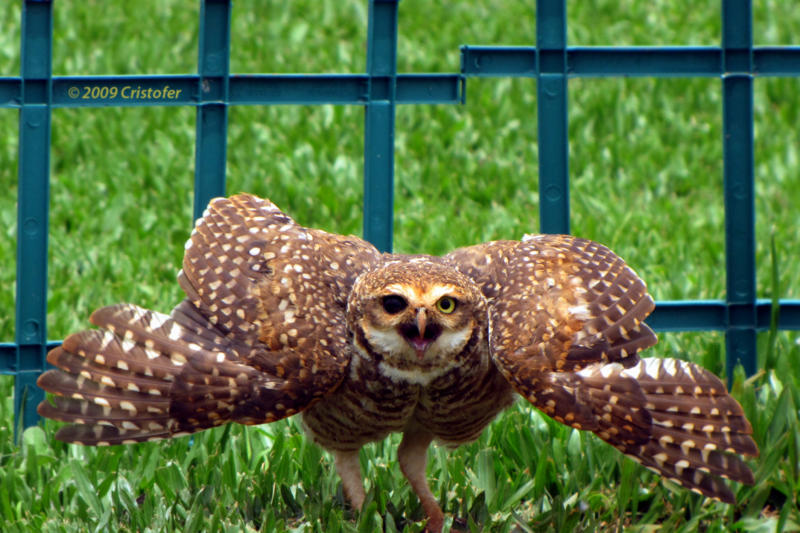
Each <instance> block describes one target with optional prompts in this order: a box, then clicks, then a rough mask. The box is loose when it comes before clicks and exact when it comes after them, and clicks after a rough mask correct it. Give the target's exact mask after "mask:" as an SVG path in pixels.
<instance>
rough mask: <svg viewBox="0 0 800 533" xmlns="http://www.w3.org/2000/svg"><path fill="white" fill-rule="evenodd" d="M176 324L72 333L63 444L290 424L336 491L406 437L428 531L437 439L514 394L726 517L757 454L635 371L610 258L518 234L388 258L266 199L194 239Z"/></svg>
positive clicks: (707, 386) (61, 353) (640, 320)
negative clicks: (376, 446)
mask: <svg viewBox="0 0 800 533" xmlns="http://www.w3.org/2000/svg"><path fill="white" fill-rule="evenodd" d="M182 267H183V268H182V269H181V271H180V272H179V274H178V281H179V283H180V286H181V287H182V288H183V290H184V292H185V293H186V299H185V300H184V301H183V302H181V303H180V304H178V305H177V306H176V307H175V308H174V309H173V310H172V312H171V313H170V314H169V315H164V314H161V313H157V312H154V311H150V310H146V309H143V308H140V307H137V306H135V305H130V304H120V305H115V306H110V307H106V308H103V309H100V310H98V311H96V312H95V313H94V314H93V315H92V317H91V321H92V322H93V323H94V324H95V325H96V326H98V327H99V328H100V329H95V330H86V331H81V332H79V333H75V334H73V335H70V336H69V337H67V339H65V341H64V343H63V344H62V346H60V347H59V348H56V349H55V350H53V351H51V352H50V354H48V361H49V362H50V363H52V364H53V365H55V366H56V367H58V370H52V371H48V372H47V373H45V374H43V375H42V376H41V377H40V379H39V384H40V386H41V387H43V388H44V389H46V390H48V391H50V392H52V393H54V394H55V398H54V399H53V401H52V402H51V401H46V402H43V403H42V404H41V405H40V406H39V412H40V413H41V414H42V415H43V416H47V417H50V418H55V419H57V420H63V421H67V422H71V425H67V426H64V427H63V428H61V430H60V431H59V433H58V434H57V438H60V439H63V440H66V441H69V442H76V443H81V444H88V445H111V444H127V443H132V442H140V441H144V440H157V439H163V438H171V437H178V436H181V435H187V434H191V433H193V432H196V431H200V430H203V429H207V428H211V427H215V426H219V425H221V424H225V423H228V422H239V423H242V424H261V423H267V422H271V421H274V420H278V419H280V418H284V417H286V416H291V415H293V414H295V413H302V416H303V423H304V426H305V427H306V430H307V432H308V434H309V436H310V437H311V438H312V439H313V440H314V441H315V442H317V443H319V444H320V445H322V446H324V447H326V448H327V449H329V450H331V451H332V452H333V454H334V457H335V460H336V467H337V469H338V470H339V472H340V474H341V476H342V479H343V483H344V490H345V493H346V494H347V496H348V498H349V499H350V501H351V502H352V503H353V505H354V506H355V507H356V508H359V507H360V506H361V504H362V503H363V501H364V497H365V493H364V488H363V485H362V484H361V474H360V466H359V463H358V449H359V448H360V447H361V446H363V445H364V444H366V443H368V442H372V441H375V440H379V439H382V438H383V437H384V436H386V435H387V434H388V433H391V432H402V433H403V441H402V443H401V445H400V448H399V450H398V457H399V461H400V466H401V470H402V471H403V473H404V475H406V477H408V478H409V480H411V481H412V486H413V487H414V490H415V492H416V493H417V495H418V496H419V498H420V500H421V502H422V504H423V507H424V509H425V511H426V513H427V514H428V518H429V521H428V529H429V530H430V531H438V530H440V529H441V527H442V524H443V514H442V512H441V509H440V507H439V504H438V502H437V499H436V498H435V496H434V495H433V494H432V493H431V491H430V489H429V488H428V486H427V484H426V483H425V482H424V469H425V461H424V457H425V453H426V450H427V448H428V445H429V444H430V443H431V441H432V440H434V439H438V440H439V441H441V442H443V443H446V444H447V445H450V446H457V445H459V444H461V443H463V442H468V441H470V440H473V439H475V438H476V437H477V436H478V435H479V434H480V433H481V431H482V430H483V429H484V428H485V427H486V425H487V424H489V423H490V422H491V420H492V419H493V418H494V417H495V416H496V414H497V413H499V412H500V411H502V410H503V409H505V408H506V407H507V406H508V405H510V404H511V403H512V401H513V400H514V397H515V395H521V396H523V397H524V398H526V399H527V400H528V401H529V402H530V403H531V404H533V405H534V406H535V407H537V408H539V409H540V410H542V411H543V412H544V413H546V414H547V415H549V416H551V417H553V418H554V419H555V420H557V421H559V422H562V423H564V424H567V425H570V426H572V427H575V428H578V429H582V430H588V431H592V432H594V433H595V434H596V435H598V436H599V437H600V438H602V439H604V440H606V441H607V442H609V443H610V444H611V445H613V446H615V447H616V448H618V449H619V450H620V451H622V452H623V453H625V454H627V455H629V456H630V457H632V458H633V459H635V460H636V461H638V462H640V463H641V464H642V465H644V466H645V467H647V468H650V469H651V470H654V471H656V472H658V473H659V474H661V475H662V476H664V477H667V478H669V479H672V480H674V481H676V482H678V483H680V484H682V485H684V486H686V487H688V488H690V489H691V490H694V491H696V492H699V493H701V494H704V495H707V496H711V497H715V498H719V499H722V500H723V501H732V500H733V494H732V492H731V491H730V488H729V487H728V486H727V485H726V484H725V483H724V482H723V481H722V479H731V480H735V481H739V482H745V483H751V482H752V480H753V478H752V473H751V472H750V469H749V468H748V466H747V464H746V463H745V462H744V460H743V459H742V458H741V455H756V454H757V453H758V450H757V448H756V446H755V443H754V442H753V440H752V438H751V437H750V434H751V433H752V429H751V427H750V425H749V423H748V422H747V420H746V418H745V417H744V414H743V412H742V409H741V407H740V406H739V405H738V403H736V401H735V400H734V399H733V398H731V397H730V395H728V393H727V391H726V390H725V387H724V386H723V384H722V383H721V382H720V381H719V379H717V378H716V377H715V376H713V375H712V374H711V373H709V372H707V371H706V370H704V369H702V368H700V367H698V366H696V365H693V364H691V363H688V362H685V361H680V360H677V359H668V358H667V359H658V358H653V359H640V358H639V355H638V354H639V352H640V351H641V350H643V349H645V348H648V347H650V346H652V345H653V344H655V342H656V337H655V335H654V334H653V332H652V331H651V330H650V329H649V328H648V327H647V326H646V325H645V324H644V319H645V318H646V317H647V315H648V314H649V313H650V312H651V311H652V309H653V306H654V304H653V300H652V298H651V297H650V296H649V295H648V293H647V290H646V287H645V285H644V283H643V282H642V281H641V280H640V279H639V278H638V276H637V275H636V274H635V272H634V271H633V270H632V269H631V268H630V267H628V266H627V265H626V264H625V263H624V262H623V261H622V260H621V259H620V258H619V257H617V256H616V255H614V254H613V253H612V252H611V251H610V250H608V248H606V247H604V246H602V245H600V244H598V243H595V242H591V241H587V240H583V239H578V238H575V237H570V236H564V235H525V236H524V237H523V238H522V240H520V241H496V242H490V243H485V244H479V245H475V246H471V247H466V248H461V249H458V250H455V251H453V252H451V253H450V254H447V255H445V256H443V257H431V256H424V255H421V256H404V255H396V254H381V253H379V252H378V251H377V250H376V249H375V248H374V247H373V246H372V245H370V244H369V243H366V242H365V241H363V240H361V239H359V238H357V237H352V236H351V237H345V236H340V235H335V234H331V233H326V232H324V231H321V230H316V229H309V228H305V227H302V226H300V225H298V224H297V223H295V222H294V221H293V220H292V219H291V218H289V217H288V216H287V215H285V214H284V213H283V212H281V211H280V210H279V209H278V208H277V207H276V206H275V205H273V204H272V203H271V202H269V201H268V200H262V199H259V198H256V197H254V196H250V195H238V196H233V197H231V198H217V199H214V200H212V201H211V202H210V204H209V206H208V208H207V209H206V210H205V211H204V213H203V217H202V218H201V219H199V220H198V221H197V223H196V226H195V228H194V230H193V231H192V233H191V236H190V238H189V241H188V242H187V243H186V246H185V255H184V260H183V265H182Z"/></svg>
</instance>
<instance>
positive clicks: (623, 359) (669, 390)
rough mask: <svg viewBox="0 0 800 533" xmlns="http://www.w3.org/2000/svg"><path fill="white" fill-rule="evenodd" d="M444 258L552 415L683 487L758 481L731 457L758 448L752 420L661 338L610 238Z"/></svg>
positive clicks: (726, 493)
mask: <svg viewBox="0 0 800 533" xmlns="http://www.w3.org/2000/svg"><path fill="white" fill-rule="evenodd" d="M447 257H448V259H449V260H450V261H452V262H453V264H454V265H455V266H456V268H457V269H458V270H460V271H461V272H463V273H464V274H466V275H468V276H470V277H471V278H472V279H473V280H475V281H476V283H478V285H479V287H481V289H482V291H483V293H484V295H485V296H486V298H487V300H488V302H489V314H490V317H489V319H490V328H491V331H490V344H491V350H492V358H493V360H494V362H495V364H496V366H497V367H498V369H499V370H500V371H501V373H502V374H503V375H504V376H505V377H506V379H507V380H508V381H509V382H510V383H511V384H512V385H513V386H514V388H515V389H516V390H517V392H519V393H520V394H522V395H523V396H524V397H525V398H527V399H528V401H530V402H531V403H532V404H533V405H535V406H536V407H537V408H539V409H540V410H542V411H543V412H545V413H546V414H548V415H550V416H551V417H553V418H554V419H555V420H557V421H559V422H562V423H564V424H568V425H570V426H572V427H575V428H577V429H584V430H590V431H592V432H594V433H595V434H597V435H598V436H599V437H600V438H602V439H603V440H605V441H607V442H609V443H610V444H612V445H613V446H615V447H616V448H618V449H619V450H621V451H622V452H623V453H625V454H627V455H629V456H631V457H632V458H634V459H635V460H637V461H639V462H640V463H642V464H643V465H645V466H647V467H648V468H651V469H653V470H655V471H657V472H659V473H660V474H662V475H664V476H666V477H669V478H670V479H673V480H674V481H677V482H678V483H680V484H682V485H684V486H686V487H688V488H690V489H692V490H695V491H697V492H700V493H702V494H705V495H707V496H711V497H715V498H719V499H721V500H723V501H728V502H730V501H733V494H732V493H731V491H730V489H729V488H728V487H727V486H726V485H725V484H724V483H723V482H722V481H721V480H720V477H726V478H729V479H734V480H737V481H741V482H745V483H752V482H753V476H752V473H751V472H750V469H749V468H748V467H747V465H746V463H744V461H743V460H742V459H741V458H740V457H739V456H737V455H735V454H744V455H757V453H758V450H757V448H756V445H755V443H754V442H753V440H752V438H751V437H750V434H751V433H752V428H751V427H750V424H749V423H748V421H747V419H746V418H745V417H744V413H743V411H742V409H741V407H740V406H739V404H738V403H737V402H736V401H735V400H734V399H733V398H731V397H730V396H729V395H728V393H727V391H726V390H725V387H724V386H723V385H722V383H721V382H720V381H719V379H718V378H716V376H713V374H711V373H710V372H708V371H705V370H703V369H702V368H700V367H697V366H696V365H693V364H691V363H687V362H684V361H677V360H675V359H649V360H640V359H639V356H638V353H639V352H640V351H641V350H643V349H645V348H648V347H650V346H652V345H653V344H655V343H656V337H655V335H654V334H653V332H652V331H651V330H650V328H649V327H648V326H647V325H646V324H644V322H643V321H644V319H645V318H646V317H647V315H648V314H649V313H650V312H651V311H652V310H653V307H654V303H653V300H652V298H651V297H650V296H649V295H648V294H647V289H646V287H645V284H644V282H643V281H642V280H641V279H639V277H638V276H637V275H636V274H635V273H634V272H633V270H631V269H630V268H629V267H628V266H627V265H626V264H625V263H624V262H623V261H622V259H620V258H619V257H617V256H616V255H615V254H614V253H613V252H611V251H610V250H609V249H608V248H606V247H605V246H603V245H601V244H598V243H595V242H592V241H588V240H584V239H579V238H575V237H571V236H566V235H535V236H526V237H525V238H524V239H523V240H522V241H499V242H491V243H487V244H482V245H477V246H472V247H468V248H462V249H459V250H456V251H454V252H453V253H451V254H449V255H448V256H447Z"/></svg>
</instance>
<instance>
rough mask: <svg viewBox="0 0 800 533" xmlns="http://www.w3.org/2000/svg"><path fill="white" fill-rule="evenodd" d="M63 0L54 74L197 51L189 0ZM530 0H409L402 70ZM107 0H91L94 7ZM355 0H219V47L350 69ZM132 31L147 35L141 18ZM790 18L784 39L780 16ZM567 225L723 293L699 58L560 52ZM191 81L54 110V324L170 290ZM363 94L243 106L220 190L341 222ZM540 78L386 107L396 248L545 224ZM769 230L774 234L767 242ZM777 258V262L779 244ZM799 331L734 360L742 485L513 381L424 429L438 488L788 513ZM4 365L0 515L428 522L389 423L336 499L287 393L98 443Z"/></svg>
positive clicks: (656, 12) (15, 65) (590, 13)
mask: <svg viewBox="0 0 800 533" xmlns="http://www.w3.org/2000/svg"><path fill="white" fill-rule="evenodd" d="M190 4H191V5H190V6H189V7H188V8H187V7H186V5H187V2H178V1H171V2H161V3H158V7H156V3H153V5H152V6H149V7H148V8H146V9H143V8H141V7H140V6H141V4H140V3H135V2H117V3H112V4H109V3H107V2H98V1H94V2H83V3H81V2H72V3H68V2H63V3H56V4H55V5H54V12H55V18H56V21H55V25H54V29H55V37H56V45H55V47H54V65H53V68H54V71H55V72H56V73H57V74H133V73H185V72H192V71H194V70H195V68H196V67H195V64H196V46H197V15H198V7H197V5H196V3H195V2H192V3H190ZM530 4H531V3H523V2H501V3H499V4H498V2H490V1H488V0H484V1H481V2H469V3H467V2H461V3H455V4H454V3H444V4H440V3H431V2H424V1H423V0H404V1H403V2H401V4H400V53H399V57H398V63H399V70H400V71H401V72H456V71H457V70H458V61H459V54H458V46H459V45H461V44H479V45H489V44H532V42H533V34H534V21H535V18H534V17H535V13H534V11H533V9H532V7H531V6H530ZM714 4H715V5H713V6H701V5H699V4H697V3H696V2H688V1H681V2H666V1H657V2H647V3H643V2H635V1H633V0H627V1H619V0H617V1H610V0H609V1H598V2H570V3H569V6H568V7H569V25H568V33H569V40H570V43H571V44H581V45H600V44H605V45H608V44H617V45H623V44H624V45H646V44H674V45H678V44H695V45H713V44H717V43H718V41H719V35H720V31H721V28H720V23H719V14H718V6H716V3H714ZM757 4H758V5H756V6H754V11H755V12H754V16H755V20H756V25H755V29H754V40H755V42H756V44H800V43H798V42H797V35H800V12H799V11H798V10H796V9H789V8H788V6H787V4H786V3H785V2H778V1H775V0H772V1H768V2H759V3H757ZM101 15H102V16H101ZM365 20H366V4H365V2H364V1H343V2H337V3H333V2H310V1H307V0H302V1H301V0H293V1H292V2H290V3H286V2H274V1H272V2H263V1H262V2H255V1H253V0H240V1H237V2H236V5H235V8H234V17H233V40H232V47H233V57H232V59H231V68H232V71H233V72H241V73H247V72H359V71H363V69H364V67H365V60H364V46H365V42H366V27H365ZM142 35H147V37H142ZM793 39H794V40H793ZM18 43H19V3H11V6H10V7H8V8H6V9H3V10H0V75H3V76H6V75H7V76H13V75H17V74H18V72H19V45H18ZM798 83H799V82H798V80H797V79H758V80H756V83H755V88H756V95H755V116H756V124H755V128H756V130H755V133H756V180H757V182H756V190H757V194H758V198H757V234H756V236H757V241H758V249H757V253H758V257H757V260H758V265H759V270H758V295H759V297H765V298H770V297H773V296H779V297H782V298H786V297H793V298H798V297H800V293H799V292H798V287H800V257H798V254H797V250H798V244H799V243H798V233H797V217H798V209H797V206H798V205H800V187H798V176H800V162H798V155H799V154H800V151H798V146H800V139H799V138H798V137H799V136H800V133H798V129H797V124H796V123H797V117H798V116H800V100H798V98H797V94H798V93H799V92H800V91H799V90H798V89H800V87H798ZM569 85H570V102H569V103H570V111H569V113H570V142H571V145H570V162H569V163H570V174H571V178H572V182H571V183H572V189H571V204H572V231H573V233H575V234H577V235H581V236H585V237H589V238H592V239H596V240H599V241H601V242H604V243H606V244H608V245H609V246H611V247H612V248H613V249H614V250H616V251H617V252H618V253H619V254H620V255H622V256H623V257H625V258H626V259H627V260H628V262H629V263H630V264H631V265H632V266H633V267H634V268H635V269H636V270H637V271H638V272H639V273H640V274H641V275H642V276H643V277H644V278H645V279H646V280H647V281H648V284H649V287H650V289H651V292H652V293H653V295H654V296H655V297H656V298H657V299H684V298H721V297H723V296H724V287H725V280H724V270H723V265H724V234H723V220H724V219H723V205H722V143H721V139H722V130H721V128H722V121H721V112H722V101H721V95H720V93H721V87H720V85H721V84H720V82H719V80H716V79H677V80H671V79H658V80H651V79H575V80H570V83H569ZM194 121H195V112H194V110H193V109H189V108H186V109H181V108H158V109H156V108H153V109H81V110H63V109H62V110H56V111H55V112H54V114H53V127H52V139H53V143H52V146H53V148H52V152H51V166H52V199H51V229H50V262H49V274H50V278H49V296H48V310H49V313H48V326H49V329H48V337H49V338H52V339H59V338H63V337H64V336H65V335H66V334H68V333H69V332H71V331H75V330H76V329H79V328H83V327H86V326H87V325H88V316H89V313H90V312H91V311H92V310H93V309H95V308H97V307H100V306H103V305H107V304H111V303H115V302H119V301H131V302H136V303H139V304H140V305H144V306H148V307H151V308H154V309H157V310H160V311H168V310H169V309H170V308H171V307H172V306H173V305H174V304H175V303H177V302H178V301H179V300H180V298H181V293H180V289H179V288H178V286H177V284H176V283H175V273H176V271H177V269H178V266H179V264H180V260H181V256H182V252H183V243H184V241H185V239H186V238H187V236H188V234H189V230H190V225H191V200H192V181H193V168H192V167H193V163H194V135H195V129H194V128H195V126H194ZM362 129H363V110H362V109H361V108H358V107H348V108H344V107H332V106H319V107H313V108H306V107H290V106H272V107H265V108H255V107H236V108H232V109H231V110H230V113H229V145H228V176H229V177H228V192H229V193H236V192H239V191H249V192H252V193H255V194H258V195H262V196H267V197H270V198H271V199H273V200H274V201H275V202H276V203H277V204H278V205H279V206H281V207H282V208H284V209H285V210H286V211H287V212H288V213H289V214H291V215H292V216H294V217H295V218H296V219H297V220H298V221H299V222H301V223H303V224H306V225H311V226H317V227H322V228H324V229H327V230H330V231H335V232H339V233H356V234H358V233H360V229H361V212H360V204H361V199H362V189H361V174H362V170H363V167H362V165H363V163H362V157H363V140H362ZM0 136H2V138H3V139H4V140H5V142H3V143H0V190H2V191H4V192H3V194H2V195H1V196H0V309H2V311H3V312H2V313H0V341H11V340H13V338H14V333H13V332H14V311H13V310H14V279H15V262H14V254H15V246H16V215H15V213H16V209H15V203H16V195H17V184H16V176H17V160H16V154H17V144H16V143H17V112H16V111H14V110H11V109H5V110H0ZM536 138H537V125H536V100H535V81H533V80H524V79H517V80H500V79H489V80H477V79H473V80H470V81H469V83H468V98H467V105H466V106H401V107H400V108H398V112H397V136H396V202H395V204H396V212H395V248H396V249H397V250H398V251H402V252H427V253H443V252H446V251H448V250H450V249H452V248H453V247H455V246H459V245H465V244H471V243H475V242H479V241H483V240H487V239H497V238H516V237H519V236H520V235H522V234H523V233H525V232H535V231H537V229H538V191H537V181H538V179H537V172H538V170H537V156H538V154H537V146H536ZM773 240H774V242H775V251H774V254H773V253H772V251H771V246H770V243H771V242H772V241H773ZM773 258H775V265H776V268H775V269H773V268H772V264H773V263H772V261H773ZM797 341H798V334H797V332H790V333H788V332H781V333H775V334H771V333H765V334H763V335H761V336H760V337H759V350H760V351H759V357H760V366H761V368H763V372H762V373H761V374H759V375H758V376H756V377H755V378H753V379H750V380H747V381H744V380H743V379H740V380H738V381H737V382H736V383H734V394H735V395H736V397H737V398H738V399H739V400H740V401H741V402H742V404H743V406H744V408H745V410H746V412H747V413H748V416H749V417H750V420H751V421H752V423H753V427H754V431H755V437H756V440H757V442H758V444H759V446H760V448H761V450H762V456H761V457H760V458H759V459H757V460H755V461H753V462H752V465H753V467H754V471H755V474H756V479H757V484H756V485H755V486H754V487H740V488H739V489H738V497H739V504H737V505H736V506H727V505H723V504H718V503H714V502H711V501H706V500H704V499H702V498H700V497H698V496H696V495H694V494H691V493H689V492H687V491H684V490H681V489H678V488H675V487H674V486H672V485H666V484H663V483H661V482H659V481H658V479H657V478H656V477H655V476H653V475H651V474H649V473H648V472H646V471H644V470H642V469H641V468H640V467H638V466H637V465H635V464H634V463H632V462H631V461H628V460H625V459H622V458H620V457H619V454H617V453H616V452H615V451H614V450H612V449H610V448H609V447H608V446H606V445H604V444H602V443H600V442H599V441H598V440H597V439H594V438H593V437H591V436H587V435H584V434H581V433H578V432H575V431H573V430H571V429H568V428H565V427H562V426H560V425H558V424H556V423H553V422H552V421H550V420H548V419H545V418H544V417H542V416H539V415H538V414H536V413H535V412H532V411H533V410H532V409H530V408H528V407H526V406H524V405H522V404H518V405H517V406H515V407H513V408H512V409H510V410H509V411H508V412H507V413H506V414H504V415H503V416H502V417H500V419H498V420H497V421H496V422H495V423H494V424H493V425H492V426H491V427H490V428H489V429H488V430H487V431H486V432H485V433H484V435H483V436H482V437H481V438H480V440H479V441H477V442H476V443H473V444H470V445H468V446H463V447H462V448H460V449H458V450H456V451H452V452H451V451H448V450H445V449H441V448H433V449H432V451H431V455H430V457H431V462H430V467H429V478H430V479H431V484H432V488H433V490H434V493H435V494H437V495H438V496H439V498H440V502H441V503H442V505H443V507H444V509H445V512H446V513H447V514H448V516H449V517H450V518H452V517H453V516H455V517H459V518H461V519H464V520H467V521H468V523H469V524H470V527H471V528H472V529H473V530H476V531H477V530H480V528H483V529H484V530H485V531H520V530H521V531H527V530H531V531H550V530H552V531H573V530H584V531H594V530H611V529H620V530H621V529H625V530H630V531H655V530H657V529H658V528H659V527H661V528H663V530H665V531H693V530H696V529H701V530H704V531H726V530H729V529H739V530H743V531H775V530H778V529H779V528H780V527H783V528H784V530H787V531H798V530H800V513H799V512H798V504H799V503H800V502H798V497H797V493H798V489H800V472H798V469H800V466H799V465H798V452H800V444H799V443H798V429H799V428H800V426H799V425H798V420H797V418H798V415H797V413H798V407H800V369H799V368H798V365H797V364H796V361H797V360H798V357H800V346H798V343H797ZM723 344H724V343H723V339H722V336H721V335H719V334H717V333H692V334H665V335H661V343H660V344H659V345H658V346H657V347H656V348H655V349H653V350H651V353H652V354H653V355H657V354H658V355H671V356H678V357H685V358H689V359H692V360H695V361H697V362H699V363H701V364H703V365H704V366H707V367H709V368H711V369H712V370H714V371H715V372H717V373H722V372H723V369H724V363H723V357H724V348H723ZM11 390H12V381H11V379H10V378H8V377H2V378H1V379H0V392H2V397H3V400H2V401H0V530H2V531H15V530H20V531H73V530H75V531H103V530H131V531H141V530H151V531H163V530H178V531H192V530H199V529H203V530H209V531H211V530H220V529H223V528H225V529H231V530H262V531H276V530H277V531H281V530H290V531H326V532H328V531H333V532H335V531H373V530H378V529H379V528H380V527H381V526H382V527H384V528H385V530H386V531H402V530H404V528H405V530H406V531H420V530H421V529H422V524H421V522H417V521H416V520H419V519H420V518H421V516H422V511H421V509H420V508H419V504H418V503H417V501H416V498H415V497H414V496H413V493H412V492H411V491H410V489H409V488H408V486H407V485H406V483H405V482H404V480H403V478H402V476H401V474H400V472H399V468H398V466H397V463H396V460H395V455H394V453H395V449H396V445H397V440H396V439H389V440H387V441H386V442H383V443H378V444H375V445H372V446H368V447H367V448H366V449H365V450H364V453H363V455H362V463H363V466H364V467H365V472H366V477H367V479H368V485H369V494H368V503H367V505H366V507H365V512H364V513H362V514H361V516H359V517H355V516H353V514H352V513H351V512H350V511H349V510H348V508H347V506H346V505H345V504H344V500H343V498H342V494H341V485H340V483H339V481H338V479H337V477H336V475H335V473H334V472H333V470H332V466H331V463H330V461H328V459H327V457H326V454H325V453H324V452H322V451H320V450H319V449H318V448H316V447H314V446H313V445H311V444H309V443H308V442H307V441H306V440H305V439H304V438H303V436H302V432H301V431H300V429H299V428H298V425H297V423H296V422H295V421H293V420H290V421H287V422H280V423H276V424H272V425H270V426H263V427H251V428H242V427H238V426H237V427H231V428H226V429H220V430H214V431H209V432H206V433H203V434H199V435H197V436H195V437H194V439H193V440H190V439H188V438H183V439H178V440H175V441H171V442H166V443H162V444H142V445H137V446H128V447H120V448H113V449H99V450H97V449H85V448H79V447H73V446H66V445H64V444H63V443H60V442H56V441H54V439H53V432H54V429H55V426H56V425H55V424H51V423H46V424H45V425H44V426H43V428H32V429H29V430H28V431H26V432H25V433H24V435H23V439H22V442H21V444H20V445H19V446H18V445H17V444H16V443H15V442H14V440H13V429H12V428H13V413H12V401H11Z"/></svg>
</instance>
